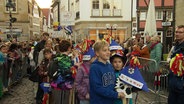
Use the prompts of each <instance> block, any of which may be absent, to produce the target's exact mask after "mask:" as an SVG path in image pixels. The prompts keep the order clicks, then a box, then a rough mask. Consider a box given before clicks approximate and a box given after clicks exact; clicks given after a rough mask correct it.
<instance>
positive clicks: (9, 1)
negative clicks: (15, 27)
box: [6, 0, 17, 38]
mask: <svg viewBox="0 0 184 104" xmlns="http://www.w3.org/2000/svg"><path fill="white" fill-rule="evenodd" d="M6 7H7V8H8V10H9V17H10V25H9V28H10V37H11V38H12V23H14V22H16V21H17V18H14V17H12V13H11V10H12V9H13V8H15V3H12V0H8V2H7V3H6Z"/></svg>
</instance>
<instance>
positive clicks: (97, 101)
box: [89, 60, 118, 104]
mask: <svg viewBox="0 0 184 104" xmlns="http://www.w3.org/2000/svg"><path fill="white" fill-rule="evenodd" d="M89 83H90V104H113V102H114V100H115V99H117V97H118V93H117V92H115V90H114V87H115V73H114V70H113V67H112V65H111V64H110V63H106V64H104V63H102V62H99V61H98V60H96V61H95V62H93V63H92V64H91V68H90V75H89Z"/></svg>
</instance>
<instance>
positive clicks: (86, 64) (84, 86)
mask: <svg viewBox="0 0 184 104" xmlns="http://www.w3.org/2000/svg"><path fill="white" fill-rule="evenodd" d="M94 56H95V54H94V51H93V49H92V48H91V47H90V48H89V50H88V52H86V53H84V55H83V63H82V64H81V65H80V66H79V68H78V71H77V75H76V78H75V86H76V90H77V94H78V97H79V99H80V104H89V98H90V97H89V68H90V65H91V63H92V62H93V61H94V60H95V59H96V57H94Z"/></svg>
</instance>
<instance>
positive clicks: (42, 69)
mask: <svg viewBox="0 0 184 104" xmlns="http://www.w3.org/2000/svg"><path fill="white" fill-rule="evenodd" d="M43 55H44V59H43V60H42V61H41V63H40V65H39V68H38V75H39V76H40V82H39V84H38V90H37V95H36V101H37V104H41V103H42V98H43V94H44V92H43V90H42V89H41V87H40V84H41V83H42V82H49V81H48V77H47V76H48V74H47V73H48V65H49V62H50V61H51V59H52V50H51V49H47V48H45V49H44V51H43Z"/></svg>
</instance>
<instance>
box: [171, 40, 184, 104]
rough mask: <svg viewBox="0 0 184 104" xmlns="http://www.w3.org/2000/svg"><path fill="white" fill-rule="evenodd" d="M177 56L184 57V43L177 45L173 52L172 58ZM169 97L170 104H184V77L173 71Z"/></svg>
mask: <svg viewBox="0 0 184 104" xmlns="http://www.w3.org/2000/svg"><path fill="white" fill-rule="evenodd" d="M176 54H183V55H184V42H182V43H180V44H178V43H177V44H176V45H175V46H174V50H173V51H172V52H171V58H173V57H175V56H176ZM168 77H169V96H168V104H184V99H183V98H184V75H182V76H178V75H176V74H174V73H173V72H172V71H170V73H169V76H168Z"/></svg>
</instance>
